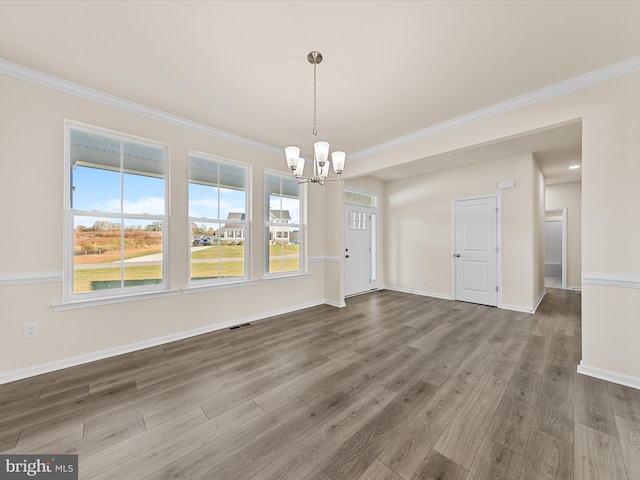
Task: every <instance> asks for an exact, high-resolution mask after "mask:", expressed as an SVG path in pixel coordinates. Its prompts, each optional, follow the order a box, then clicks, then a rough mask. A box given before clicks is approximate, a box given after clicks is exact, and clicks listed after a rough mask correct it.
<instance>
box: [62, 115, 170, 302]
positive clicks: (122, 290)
mask: <svg viewBox="0 0 640 480" xmlns="http://www.w3.org/2000/svg"><path fill="white" fill-rule="evenodd" d="M71 130H77V131H81V132H87V133H93V134H96V135H101V136H104V137H108V138H112V139H115V140H118V141H119V142H120V145H121V146H122V144H123V143H124V142H133V143H137V144H141V145H146V146H149V147H153V148H161V149H163V150H164V157H165V158H164V174H163V179H164V214H163V215H154V214H131V213H124V212H122V211H120V212H102V211H96V210H78V209H74V208H72V205H71V201H72V192H71V189H72V188H73V184H72V178H71V168H72V164H71V143H70V142H71ZM64 135H65V141H64V149H65V161H64V172H65V174H64V178H65V189H64V211H65V229H64V239H63V243H64V271H63V284H64V302H63V305H57V306H56V305H54V309H60V310H62V309H64V304H73V303H79V304H82V303H87V304H88V305H90V304H96V305H99V304H103V303H105V302H97V303H96V302H95V301H96V300H101V299H103V300H106V299H116V300H117V299H127V298H130V297H138V296H140V295H145V294H150V296H157V295H158V294H159V293H160V294H162V293H170V291H169V289H168V285H169V281H168V276H169V270H168V264H169V261H168V251H169V249H168V238H169V235H168V232H169V215H168V210H169V178H168V172H169V171H170V170H169V147H168V145H166V144H164V143H161V142H158V141H154V140H148V139H145V138H141V137H137V136H134V135H129V134H126V133H122V132H117V131H114V130H108V129H105V128H101V127H96V126H92V125H86V124H82V123H78V122H73V121H69V120H67V121H65V130H64ZM120 155H121V160H120V172H122V171H123V167H122V162H123V159H122V156H123V155H124V151H123V149H122V148H121V149H120ZM121 182H122V179H121ZM123 195H124V193H123V192H122V190H121V191H120V196H121V198H122V196H123ZM76 216H77V217H101V218H114V219H118V220H121V221H126V220H145V221H157V220H159V221H161V222H162V281H161V282H160V283H155V284H150V285H141V286H134V287H119V288H113V289H106V290H95V291H90V292H80V293H75V292H74V280H75V278H74V273H75V272H74V224H75V222H74V219H75V217H76ZM122 235H124V229H123V230H122ZM122 255H124V248H122ZM122 262H123V260H122V257H121V264H122ZM106 303H110V302H106ZM80 306H82V305H80Z"/></svg>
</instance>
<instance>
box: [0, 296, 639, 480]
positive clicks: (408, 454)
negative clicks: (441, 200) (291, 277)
mask: <svg viewBox="0 0 640 480" xmlns="http://www.w3.org/2000/svg"><path fill="white" fill-rule="evenodd" d="M347 304H348V306H347V307H346V308H342V309H336V308H333V307H329V306H319V307H315V308H310V309H307V310H304V311H300V312H295V313H292V314H288V315H282V316H279V317H276V318H271V319H268V320H264V321H261V322H256V323H254V324H252V325H245V326H242V327H240V328H237V329H233V330H223V331H218V332H213V333H210V334H207V335H201V336H199V337H194V338H190V339H186V340H183V341H179V342H175V343H172V344H168V345H163V346H159V347H155V348H150V349H147V350H144V351H139V352H135V353H131V354H127V355H121V356H119V357H114V358H111V359H106V360H103V361H99V362H95V363H92V364H88V365H82V366H78V367H74V368H69V369H66V370H63V371H58V372H53V373H50V374H46V375H41V376H39V377H34V378H30V379H26V380H22V381H18V382H14V383H12V384H8V385H2V386H0V451H1V452H3V453H22V454H26V453H40V454H48V453H56V454H62V453H73V454H78V455H79V473H80V478H81V479H86V480H89V479H101V480H110V479H117V480H129V479H130V480H142V479H154V480H160V479H169V478H174V479H175V478H177V479H186V480H197V479H214V480H236V479H237V480H250V479H254V480H268V479H281V480H283V479H294V480H417V479H459V480H485V479H503V480H528V479H535V480H538V479H559V480H563V479H567V480H586V479H600V480H614V479H623V480H634V479H636V480H637V479H640V391H637V390H634V389H631V388H627V387H623V386H620V385H614V384H610V383H607V382H604V381H602V380H598V379H594V378H590V377H585V376H582V375H579V374H577V373H576V366H577V362H579V359H580V358H581V352H580V349H581V341H580V332H581V328H580V294H579V293H576V292H570V291H562V290H554V289H550V290H549V293H548V294H547V296H546V297H545V298H544V301H543V303H542V305H541V306H540V308H539V310H538V312H537V313H536V314H535V315H529V314H524V313H516V312H509V311H506V310H498V309H495V308H490V307H485V306H480V305H473V304H468V303H460V302H452V301H446V300H439V299H434V298H428V297H420V296H413V295H409V294H404V293H399V292H392V291H380V292H375V293H371V294H368V295H363V296H360V297H355V298H351V299H349V300H348V302H347Z"/></svg>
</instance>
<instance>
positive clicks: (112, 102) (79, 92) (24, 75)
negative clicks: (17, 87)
mask: <svg viewBox="0 0 640 480" xmlns="http://www.w3.org/2000/svg"><path fill="white" fill-rule="evenodd" d="M0 73H1V74H3V75H7V76H9V77H14V78H17V79H19V80H25V81H27V82H31V83H35V84H36V85H40V86H42V87H46V88H51V89H53V90H58V91H60V92H64V93H68V94H70V95H75V96H77V97H80V98H84V99H87V100H91V101H94V102H97V103H102V104H103V105H108V106H110V107H113V108H117V109H119V110H124V111H126V112H129V113H134V114H136V115H141V116H143V117H147V118H151V119H153V120H158V121H160V122H164V123H168V124H170V125H175V126H176V127H181V128H185V129H187V130H191V131H193V132H196V133H202V134H204V135H208V136H211V137H215V138H219V139H220V140H225V141H227V142H231V143H235V144H238V145H242V146H244V147H249V148H253V149H256V150H260V151H263V152H266V153H270V154H273V155H282V149H280V148H276V147H273V146H271V145H267V144H264V143H261V142H258V141H256V140H251V139H250V138H246V137H242V136H240V135H236V134H234V133H230V132H226V131H224V130H220V129H218V128H214V127H210V126H209V125H205V124H203V123H199V122H194V121H193V120H189V119H187V118H184V117H180V116H178V115H174V114H172V113H167V112H163V111H162V110H158V109H156V108H152V107H148V106H146V105H142V104H140V103H136V102H132V101H131V100H127V99H125V98H122V97H118V96H116V95H111V94H109V93H105V92H101V91H99V90H95V89H93V88H89V87H85V86H84V85H80V84H79V83H74V82H70V81H69V80H64V79H62V78H58V77H54V76H53V75H49V74H47V73H42V72H39V71H37V70H33V69H31V68H27V67H23V66H22V65H17V64H15V63H11V62H7V61H6V60H3V59H1V58H0Z"/></svg>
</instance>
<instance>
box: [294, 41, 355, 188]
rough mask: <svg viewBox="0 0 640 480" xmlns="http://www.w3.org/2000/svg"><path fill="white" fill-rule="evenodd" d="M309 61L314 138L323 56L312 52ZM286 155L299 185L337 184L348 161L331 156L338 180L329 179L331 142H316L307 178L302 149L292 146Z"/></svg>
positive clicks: (341, 154)
mask: <svg viewBox="0 0 640 480" xmlns="http://www.w3.org/2000/svg"><path fill="white" fill-rule="evenodd" d="M307 60H308V61H309V63H310V64H312V65H313V136H314V137H317V136H318V129H317V126H316V117H317V115H316V105H317V100H316V90H317V82H316V67H317V66H318V64H319V63H321V62H322V54H321V53H320V52H316V51H315V50H314V51H313V52H310V53H309V55H307ZM284 154H285V156H286V157H287V166H288V167H289V169H291V172H292V173H293V176H294V177H295V179H296V181H297V182H298V183H308V182H311V183H319V184H320V185H323V184H324V182H335V181H336V180H339V179H340V174H341V173H342V170H343V169H344V161H345V160H346V156H347V155H346V153H344V152H333V153H332V154H331V160H332V161H333V170H334V171H335V172H336V175H337V177H336V178H328V177H329V163H331V162H330V161H329V142H323V141H319V142H315V143H314V144H313V157H314V158H313V176H312V177H305V176H303V173H304V164H305V160H304V158H302V157H300V148H298V147H295V146H290V147H287V148H285V149H284Z"/></svg>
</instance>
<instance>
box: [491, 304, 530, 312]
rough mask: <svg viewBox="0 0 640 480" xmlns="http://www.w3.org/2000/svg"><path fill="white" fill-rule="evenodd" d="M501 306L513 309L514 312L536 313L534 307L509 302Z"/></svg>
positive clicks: (505, 308) (504, 308)
mask: <svg viewBox="0 0 640 480" xmlns="http://www.w3.org/2000/svg"><path fill="white" fill-rule="evenodd" d="M499 308H502V309H503V310H511V311H512V312H522V313H534V312H533V309H532V308H529V307H522V306H520V305H509V304H508V303H503V304H502V305H500V306H499Z"/></svg>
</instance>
